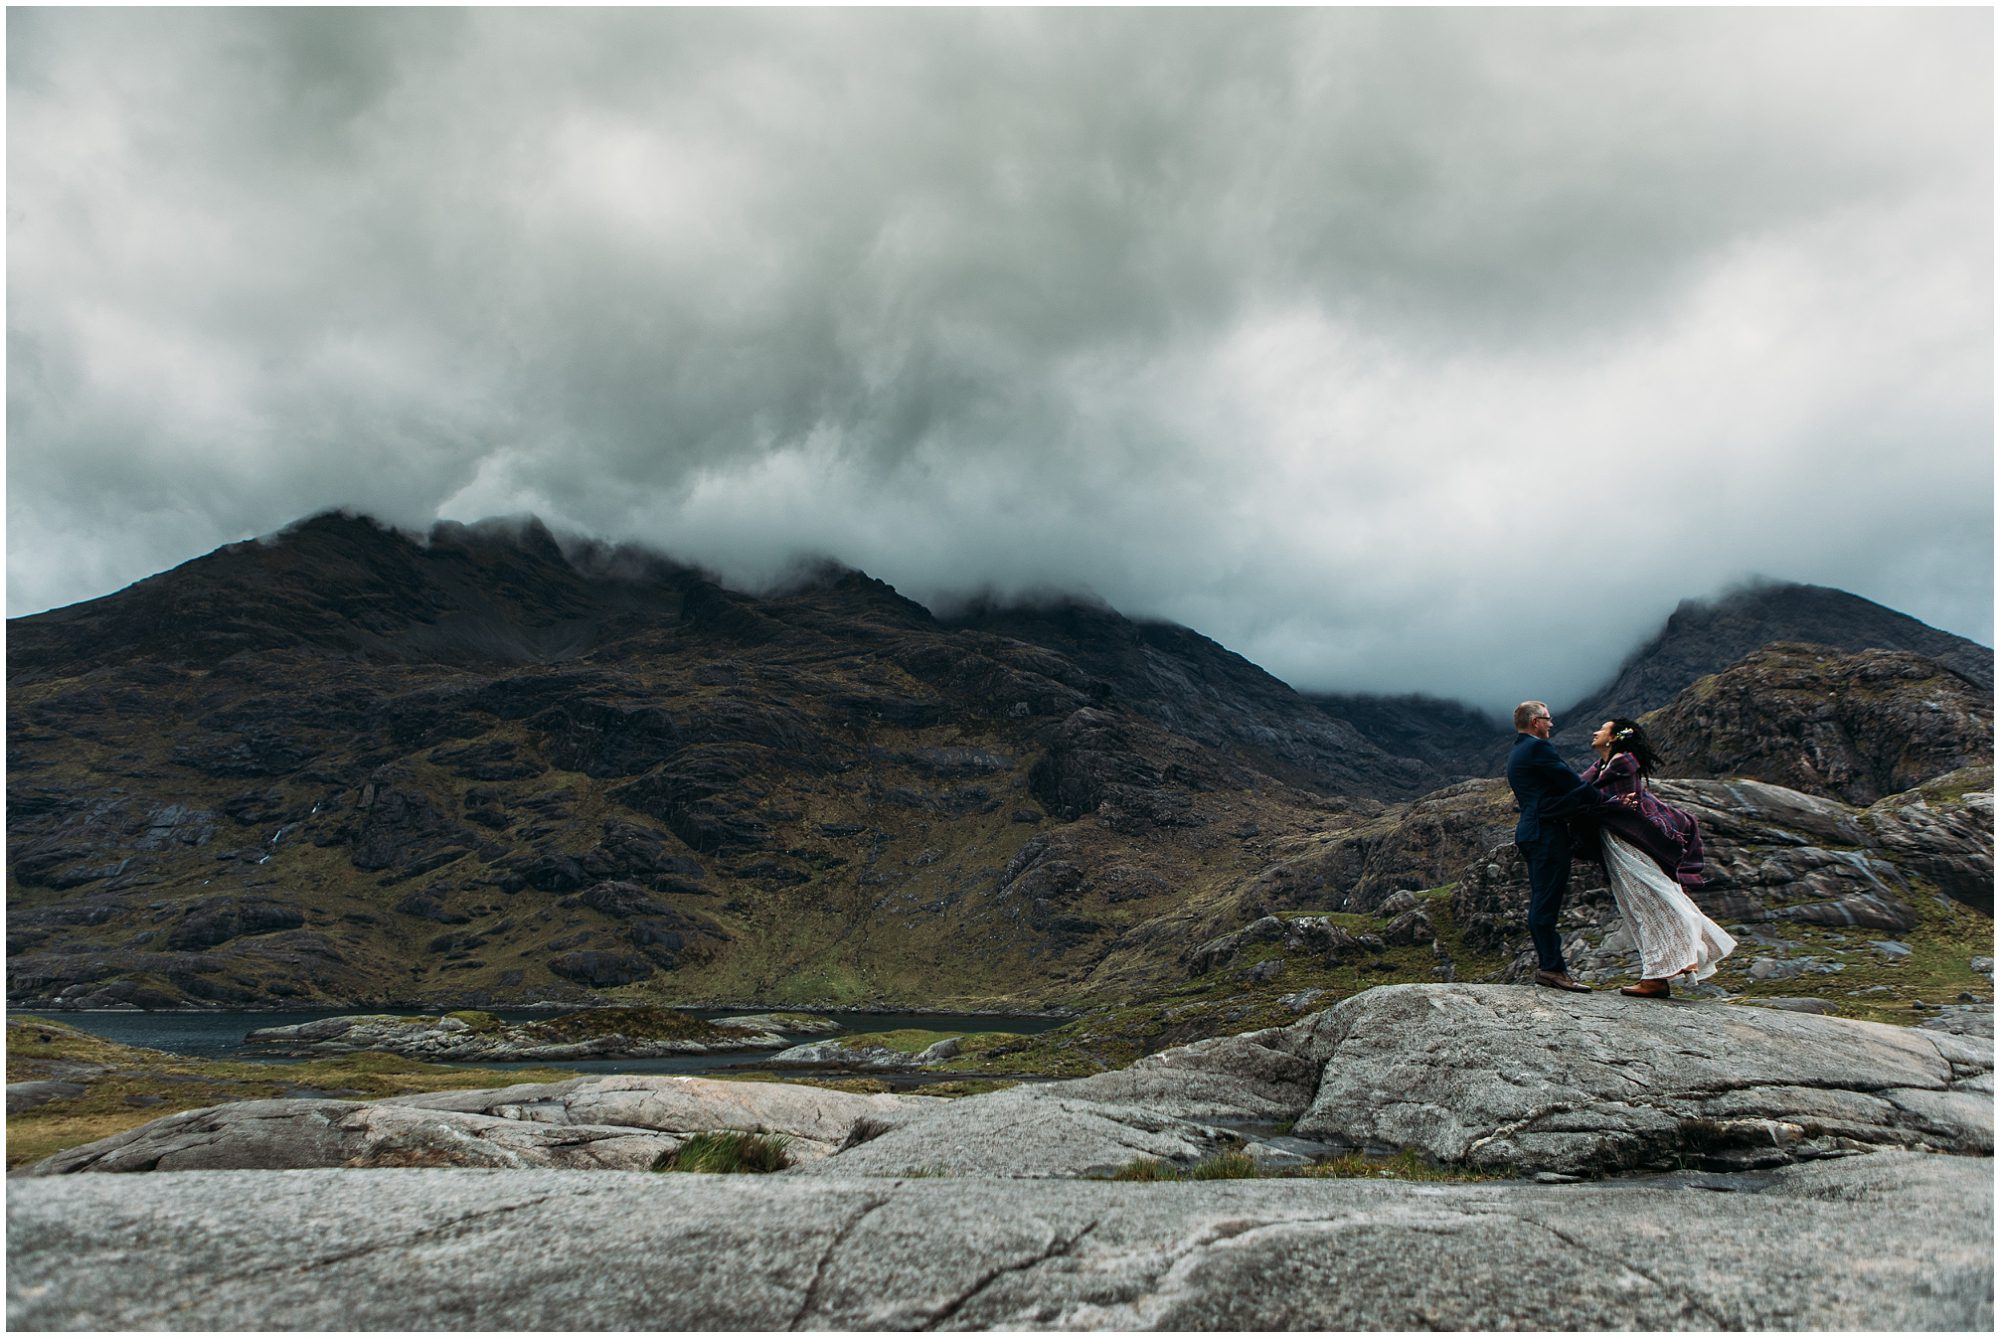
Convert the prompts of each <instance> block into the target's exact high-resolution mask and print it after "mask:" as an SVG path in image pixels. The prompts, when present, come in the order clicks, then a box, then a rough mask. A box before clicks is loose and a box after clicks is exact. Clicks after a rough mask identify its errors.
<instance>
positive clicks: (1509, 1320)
mask: <svg viewBox="0 0 2000 1338" xmlns="http://www.w3.org/2000/svg"><path fill="white" fill-rule="evenodd" d="M7 1215H8V1231H7V1247H8V1256H9V1258H8V1264H9V1266H8V1269H7V1288H8V1306H7V1318H8V1324H9V1327H10V1328H14V1329H20V1330H47V1329H98V1330H152V1329H168V1328H183V1329H206V1330H238V1329H262V1330H268V1329H277V1328H298V1329H326V1330H333V1329H339V1330H352V1329H362V1330H409V1329H421V1330H435V1329H449V1330H505V1331H524V1330H569V1331H574V1330H586V1331H597V1330H610V1331H650V1332H660V1331H668V1332H683V1331H684V1332H693V1331H708V1332H769V1331H777V1330H788V1329H791V1330H811V1331H861V1330H878V1329H880V1330H901V1331H915V1330H929V1329H973V1330H987V1331H1022V1330H1045V1329H1046V1330H1057V1331H1070V1332H1076V1331H1084V1330H1099V1329H1109V1330H1141V1329H1150V1330H1168V1331H1179V1332H1211V1331H1238V1332H1242V1331H1250V1332H1264V1331H1279V1330H1291V1331H1299V1330H1309V1331H1333V1332H1367V1331H1414V1330H1452V1331H1472V1332H1479V1331H1491V1330H1497V1329H1518V1330H1542V1331H1558V1332H1562V1331H1619V1330H1633V1331H1648V1332H1652V1331H1659V1330H1664V1329H1699V1330H1706V1331H1718V1330H1749V1331H1771V1330H1799V1331H1809V1332H1810V1331H1852V1330H1864V1331H1881V1332H1900V1331H1910V1330H1961V1331H1970V1332H1981V1331H1987V1330H1990V1329H1991V1328H1992V1326H1993V1183H1992V1167H1991V1165H1990V1164H1989V1163H1984V1162H1978V1161H1972V1160H1970V1159H1966V1158H1958V1157H1926V1156H1921V1155H1917V1154H1913V1153H1883V1154H1877V1155H1874V1156H1865V1157H1852V1158H1844V1159H1842V1160H1839V1161H1836V1162H1833V1163H1831V1164H1828V1163H1820V1164H1815V1165H1807V1166H1792V1167H1785V1168H1782V1169H1780V1170H1777V1171H1774V1172H1770V1173H1761V1174H1753V1175H1750V1176H1747V1177H1746V1176H1731V1177H1723V1176H1708V1175H1700V1174H1689V1173H1677V1174H1672V1175H1667V1176H1663V1177H1658V1178H1654V1179H1649V1180H1644V1181H1631V1182H1617V1183H1610V1184H1601V1185H1600V1184H1588V1185H1560V1186H1547V1185H1523V1184H1479V1185H1428V1184H1427V1185H1413V1184H1408V1183H1396V1182H1390V1181H1382V1180H1359V1181H1356V1180H1345V1181H1341V1180H1332V1181H1329V1180H1318V1181H1307V1180H1292V1181H1262V1182H1246V1181H1225V1182H1215V1183H1205V1184H1181V1185H1143V1184H1139V1185H1125V1184H1102V1183H1091V1182H1068V1183H1051V1182H1047V1181H1042V1182H1036V1183H1021V1182H1006V1181H994V1180H985V1181H963V1180H958V1181H951V1180H938V1179H929V1178H922V1179H908V1180H881V1179H822V1178H817V1177H816V1178H812V1179H800V1178H798V1177H795V1176H792V1175H789V1174H787V1175H778V1176H756V1177H745V1176H702V1175H672V1176H662V1177H653V1176H636V1175H610V1176H607V1175H593V1174H583V1173H576V1172H561V1171H511V1172H507V1173H505V1174H494V1173H481V1172H476V1171H474V1172H468V1171H428V1170H385V1171H379V1172H374V1173H371V1174H368V1175H353V1174H347V1173H343V1172H339V1171H305V1172H291V1173H286V1174H272V1173H269V1172H252V1171H211V1172H205V1173H202V1174H199V1175H154V1176H144V1177H140V1178H138V1179H136V1180H134V1179H124V1180H117V1181H113V1180H110V1179H108V1178H106V1177H102V1176H71V1177H68V1178H65V1179H58V1180H35V1181H27V1182H21V1181H16V1182H14V1183H12V1184H10V1186H9V1190H8V1194H7ZM579 1260H588V1261H589V1265H588V1269H587V1276H585V1274H583V1273H580V1272H579V1267H578V1262H577V1261H579Z"/></svg>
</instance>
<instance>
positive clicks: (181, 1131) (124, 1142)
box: [15, 1074, 938, 1177]
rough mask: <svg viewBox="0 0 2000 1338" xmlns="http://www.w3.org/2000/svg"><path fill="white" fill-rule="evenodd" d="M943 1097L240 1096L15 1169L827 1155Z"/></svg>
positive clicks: (574, 1083) (643, 1087) (798, 1093)
mask: <svg viewBox="0 0 2000 1338" xmlns="http://www.w3.org/2000/svg"><path fill="white" fill-rule="evenodd" d="M934 1104H938V1103H937V1099H936V1098H931V1097H907V1096H896V1095H888V1094H883V1095H869V1096H862V1095H856V1094H854V1093H851V1092H838V1091H829V1090H827V1089H825V1088H820V1087H807V1086H801V1085H797V1084H789V1083H746V1082H720V1081H717V1080H714V1079H710V1078H692V1077H681V1076H677V1075H651V1074H642V1075H630V1076H619V1077H606V1078H572V1079H569V1080H567V1081H564V1082H557V1083H539V1084H538V1083H521V1084H516V1085H515V1086H512V1087H501V1088H489V1089H484V1090H479V1091H463V1092H434V1093H427V1094H424V1095H420V1096H403V1097H389V1098H385V1099H383V1100H380V1101H368V1102H361V1101H334V1100H275V1101H239V1102H234V1103H231V1104H229V1105H224V1106H208V1107H203V1108H202V1109H199V1110H190V1111H183V1112H181V1113H179V1114H177V1115H170V1116H166V1117H164V1118H162V1119H158V1120H154V1121H152V1122H151V1123H148V1124H143V1125H141V1126H139V1127H138V1128H136V1129H129V1130H127V1131H125V1132H124V1133H121V1134H115V1135H113V1136H112V1137H110V1138H105V1139H100V1140H98V1141H97V1142H95V1143H88V1144H85V1145H83V1146H81V1147H75V1148H69V1149H66V1150H64V1151H62V1152H58V1153H56V1154H55V1155H54V1156H51V1157H47V1158H45V1159H43V1160H42V1161H39V1162H37V1163H35V1164H34V1165H33V1166H30V1167H28V1168H26V1169H25V1170H23V1171H20V1172H16V1173H15V1174H16V1175H19V1176H23V1177H35V1176H44V1175H66V1174H70V1173H72V1172H77V1171H184V1170H297V1169H303V1168H309V1167H332V1166H340V1167H384V1166H465V1167H509V1168H515V1169H522V1168H531V1167H542V1168H564V1169H576V1170H596V1169H604V1170H630V1171H643V1170H645V1169H646V1168H648V1167H649V1166H651V1165H652V1164H653V1162H654V1160H655V1159H656V1158H658V1157H659V1156H660V1155H661V1154H662V1153H666V1152H671V1151H672V1150H673V1149H675V1148H677V1147H679V1146H680V1145H681V1143H682V1142H684V1141H685V1140H686V1138H687V1137H688V1135H690V1134H695V1133H702V1132H709V1131H716V1130H740V1131H743V1132H746V1133H756V1134H767V1135H778V1136H782V1137H783V1138H785V1140H786V1146H787V1150H788V1152H789V1154H790V1155H791V1156H792V1157H794V1158H795V1159H798V1160H808V1159H811V1158H815V1157H823V1156H825V1155H826V1154H827V1153H829V1152H831V1151H832V1150H833V1149H834V1148H835V1147H838V1146H839V1145H840V1144H841V1143H842V1142H844V1141H845V1140H846V1138H847V1137H848V1134H849V1132H850V1131H851V1130H852V1128H853V1127H854V1125H855V1123H856V1122H857V1121H859V1120H861V1119H863V1118H866V1117H878V1118H880V1117H887V1116H892V1115H895V1114H896V1113H898V1112H900V1111H902V1110H905V1109H908V1108H922V1107H926V1106H930V1105H934Z"/></svg>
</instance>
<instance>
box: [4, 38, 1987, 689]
mask: <svg viewBox="0 0 2000 1338" xmlns="http://www.w3.org/2000/svg"><path fill="white" fill-rule="evenodd" d="M1992 51H1993V43H1992V16H1991V14H1990V13H1989V12H1986V11H1981V10H1925V11H1887V10H1759V11H1728V10H1702V11H1695V10H1648V11H1636V10H1601V11H1598V10H1553V11H1500V10H1358V9H1357V10H1348V9H1335V10H1277V11H1255V12H1245V11H1239V10H1169V11H1130V10H1114V11H1081V10H992V11H988V10H867V11H846V10H829V9H818V10H765V9H756V10H645V9H620V10H598V11H574V10H513V9H508V10H481V9H460V10H325V11H316V10H272V11H260V10H243V9H212V10H133V9H115V10H61V9H53V10H51V9H14V10H10V11H9V12H8V113H9V145H8V148H9V165H8V228H9V248H8V267H9V272H8V280H9V303H8V372H9V384H8V463H7V482H8V496H7V520H8V603H9V610H10V612H12V613H15V614H19V613H25V612H31V611H33V610H36V609H39V608H43V607H48V606H50V605H54V604H60V603H67V602H70V601H73V600H77V599H83V598H89V597H93V596H96V595H99V594H102V593H105V592H107V591H109V590H111V589H113V588H115V587H117V586H119V585H121V584H123V583H125V582H128V581H131V580H135V579H138V578H139V577H142V576H144V575H147V574H149V573H150V572H152V571H155V570H158V569H160V568H162V567H165V566H168V565H171V564H173V563H175V562H179V561H182V560H185V559H186V558H188V557H191V556H194V555H196V554H198V553H200V552H203V551H206V550H207V549H208V548H211V547H213V546H215V545H217V544H220V543H224V542H228V541H230V540H233V539H237V538H241V537H245V536H247V535H250V534H255V533H262V532H267V531H269V530H272V529H275V528H277V527H279V526H281V525H283V524H285V523H286V522H288V521H290V520H293V519H296V518H298V517H299V516H301V515H304V514H307V513H309V512H312V511H315V510H319V509H323V508H325V507H328V506H337V505H345V506H351V507H355V508H359V509H362V510H366V511H369V512H372V513H374V514H377V515H380V516H382V517H384V518H385V519H389V520H392V521H396V522H399V523H403V524H407V525H412V526H421V525H424V524H426V523H428V522H429V521H430V520H431V519H432V518H433V517H436V516H439V515H443V516H447V517H450V518H455V519H476V518H479V517H481V516H485V515H493V514H512V513H519V512H526V511H532V512H535V513H537V514H540V515H541V516H543V517H544V518H545V519H546V520H548V521H549V522H550V523H551V524H552V525H555V526H557V527H558V528H568V529H572V530H576V531H580V532H585V533H590V534H594V535H598V536H602V537H607V538H614V539H630V540H639V541H642V542H646V543H650V544H652V545H654V546H657V547H659V548H661V549H663V550H665V551H668V552H670V553H673V554H675V555H677V556H681V557H684V558H689V559H693V560H697V561H700V562H703V563H705V564H707V565H709V566H711V567H714V568H716V569H718V570H720V571H721V572H723V573H724V574H725V575H726V576H728V577H730V578H731V579H733V580H736V581H739V582H741V583H744V584H746V585H755V584H757V583H759V582H762V581H768V580H771V579H774V578H775V577H777V576H778V575H779V574H780V573H782V572H783V571H784V570H785V569H786V568H787V566H788V565H789V564H790V563H791V562H792V561H793V560H794V559H795V558H796V557H797V556H798V555H799V554H801V553H807V552H826V553H831V554H833V555H836V556H837V557H839V558H840V559H842V560H844V561H846V562H848V563H851V564H853V565H856V566H859V567H862V568H863V569H865V570H867V571H869V572H871V573H872V574H875V575H878V576H881V577H882V578H884V579H886V580H889V581H891V582H892V583H894V584H895V585H897V586H898V587H899V588H901V589H903V590H904V591H905V592H906V593H908V594H911V595H912V596H914V597H916V598H919V599H923V600H926V601H939V600H944V599H948V598H949V597H950V596H951V595H952V594H953V593H954V592H961V591H966V590H971V589H986V590H994V591H999V592H1003V593H1004V592H1010V591H1023V590H1031V589H1038V588H1051V587H1054V588H1071V589H1079V588H1081V589H1088V590H1091V591H1094V592H1095V593H1097V594H1098V595H1100V596H1102V597H1103V598H1105V599H1107V600H1109V601H1110V602H1111V603H1112V604H1114V605H1116V606H1117V607H1119V608H1120V609H1122V610H1123V611H1125V612H1127V613H1131V614H1145V615H1155V616H1162V617H1168V618H1172V619H1175V620H1177V621H1181V622H1185V623H1187V624H1189V625H1191V626H1193V627H1196V628H1198V629H1199V630H1202V631H1204V632H1206V633H1208V634H1209V635H1211V636H1214V637H1216V638H1217V639H1218V640H1221V641H1223V642H1224V643H1225V644H1227V645H1229V646H1231V647H1232V648H1233V649H1236V650H1238V651H1240V652H1241V653H1243V654H1244V655H1246V656H1248V657H1249V658H1251V659H1253V660H1255V661H1257V662H1258V663H1260V664H1262V665H1264V666H1265V667H1267V668H1269V669H1270V670H1271V671H1272V672H1274V673H1277V674H1278V675H1280V676H1281V677H1284V678H1286V679H1288V680H1289V681H1291V682H1293V683H1295V684H1298V685H1300V686H1302V687H1313V688H1327V689H1335V690H1383V691H1402V690H1423V691H1430V692H1436V693H1442V694H1446V695H1454V696H1461V697H1464V698H1467V699H1470V700H1473V701H1475V702H1477V703H1479V704H1481V705H1485V706H1488V707H1491V708H1495V709H1497V708H1499V707H1501V706H1503V705H1509V704H1511V703H1512V702H1513V701H1514V700H1517V699H1518V698H1520V697H1521V696H1524V695H1538V696H1544V697H1547V698H1549V699H1551V700H1565V699H1569V698H1572V697H1574V696H1578V695H1581V694H1582V693H1583V692H1584V691H1586V690H1587V689H1589V688H1590V687H1592V686H1594V685H1595V684H1596V683H1597V682H1598V681H1600V680H1601V679H1602V678H1603V677H1605V676H1606V674H1607V673H1608V672H1609V670H1610V669H1611V668H1612V666H1613V664H1614V663H1615V661H1616V660H1617V659H1618V658H1619V656H1620V655H1621V654H1622V653H1623V652H1624V651H1626V650H1628V649H1629V648H1630V647H1631V646H1632V645H1633V644H1635V642H1636V641H1637V640H1638V639H1639V637H1640V636H1641V635H1643V634H1644V633H1645V632H1647V631H1650V630H1651V628H1652V627H1653V626H1655V625H1656V624H1657V623H1658V622H1659V620H1660V619H1662V618H1663V617H1664V616H1665V615H1666V613H1667V612H1669V611H1670V610H1671V608H1672V607H1673V605H1674V604H1675V602H1677V601H1678V600H1679V599H1680V598H1682V597H1685V596H1689V595H1701V594H1706V593H1710V592H1713V591H1716V590H1718V589H1720V588H1722V587H1724V586H1726V585H1728V584H1729V583H1731V582H1734V581H1737V580H1740V579H1742V578H1745V577H1748V576H1751V575H1754V574H1764V575H1769V576H1772V577H1777V578H1781V579H1794V580H1806V581H1814V582H1819V583H1824V584H1830V585H1836V586H1841V587H1843V588H1846V589H1850V590H1853V591H1855V592H1856V593H1859V594H1863V595H1867V596H1869V597H1870V598H1874V599H1877V600H1880V601H1882V602H1884V603H1887V604H1890V605H1892V606H1894V607H1897V608H1900V609H1902V610H1904V611H1906V612H1909V613H1911V614H1914V615H1916V616H1918V617H1921V618H1924V619H1925V620H1926V621H1929V622H1932V623H1935V624H1937V625H1939V626H1943V627H1946V628H1949V629H1950V630H1953V631H1957V632H1960V633H1962V634H1965V635H1969V636H1973V637H1975V638H1978V639H1980V640H1982V641H1988V642H1990V641H1991V639H1992V609H1993V586H1992V572H1993V548H1992V536H1993V506H1992V504H1993V474H1992V463H1993V455H1992V429H1993V420H1992V413H1993V409H1992V375H1991V373H1992V365H1993V346H1992V339H1993V311H1992V292H1993V282H1992V279H1993V276H1992V202H1993V145H1992V117H1991V105H1992Z"/></svg>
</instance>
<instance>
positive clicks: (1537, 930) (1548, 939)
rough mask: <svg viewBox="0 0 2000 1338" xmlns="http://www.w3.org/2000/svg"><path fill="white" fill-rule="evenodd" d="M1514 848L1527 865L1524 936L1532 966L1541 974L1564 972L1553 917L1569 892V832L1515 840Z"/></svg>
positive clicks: (1559, 831) (1560, 942) (1559, 935)
mask: <svg viewBox="0 0 2000 1338" xmlns="http://www.w3.org/2000/svg"><path fill="white" fill-rule="evenodd" d="M1514 848H1515V849H1516V850H1518V851H1520V852H1521V858H1522V859H1524V860H1526V861H1527V862H1528V937H1529V938H1531V939H1533V940H1534V942H1535V958H1536V963H1535V964H1536V965H1537V966H1539V967H1540V968H1541V969H1542V970H1544V971H1563V972H1567V971H1568V970H1569V968H1568V967H1566V966H1564V965H1563V948H1562V935H1561V934H1559V933H1557V932H1556V917H1557V916H1559V915H1561V914H1562V908H1563V896H1564V894H1565V893H1567V892H1568V891H1569V858H1570V850H1569V833H1568V832H1567V831H1564V830H1562V829H1560V828H1558V829H1557V831H1556V832H1554V833H1553V834H1546V833H1545V834H1544V835H1543V836H1541V837H1540V838H1539V839H1537V840H1534V841H1516V842H1515V843H1514Z"/></svg>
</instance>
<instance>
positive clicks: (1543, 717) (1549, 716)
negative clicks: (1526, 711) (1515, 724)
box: [1528, 714, 1556, 725]
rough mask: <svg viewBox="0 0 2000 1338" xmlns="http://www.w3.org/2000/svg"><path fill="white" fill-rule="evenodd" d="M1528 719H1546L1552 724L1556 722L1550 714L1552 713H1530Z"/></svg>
mask: <svg viewBox="0 0 2000 1338" xmlns="http://www.w3.org/2000/svg"><path fill="white" fill-rule="evenodd" d="M1528 719H1530V720H1546V721H1548V722H1549V723H1550V724H1552V725H1553V724H1554V723H1555V722H1556V718H1555V717H1554V716H1552V715H1548V714H1543V715H1531V716H1529V717H1528Z"/></svg>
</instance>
